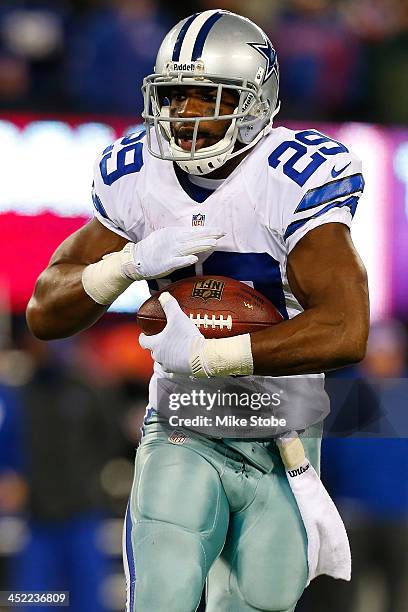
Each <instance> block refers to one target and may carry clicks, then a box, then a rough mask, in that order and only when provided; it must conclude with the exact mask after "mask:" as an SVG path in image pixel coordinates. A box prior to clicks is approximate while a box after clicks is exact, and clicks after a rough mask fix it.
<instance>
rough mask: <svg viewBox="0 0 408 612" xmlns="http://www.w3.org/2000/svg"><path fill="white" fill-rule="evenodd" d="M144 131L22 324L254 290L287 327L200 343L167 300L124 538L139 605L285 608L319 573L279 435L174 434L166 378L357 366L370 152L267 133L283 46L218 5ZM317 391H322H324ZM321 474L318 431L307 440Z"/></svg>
mask: <svg viewBox="0 0 408 612" xmlns="http://www.w3.org/2000/svg"><path fill="white" fill-rule="evenodd" d="M143 95H144V101H145V110H144V119H145V130H144V131H141V132H139V133H137V134H133V135H130V136H126V137H125V138H121V139H119V140H118V141H116V142H115V143H113V144H112V145H111V146H109V147H108V148H106V149H105V151H103V153H102V154H101V156H100V157H99V158H98V160H97V162H96V165H95V175H94V187H93V203H94V207H95V211H94V215H95V217H94V219H93V220H92V221H90V222H89V223H88V224H87V225H85V226H84V227H83V228H82V229H80V230H79V231H77V232H76V233H75V234H73V235H72V236H70V237H69V238H68V239H67V240H65V241H64V242H63V243H62V244H61V246H60V247H59V248H58V249H57V251H56V252H55V254H54V255H53V257H52V259H51V261H50V263H49V265H48V267H47V268H46V270H45V271H44V272H43V273H42V274H41V275H40V277H39V279H38V282H37V284H36V287H35V291H34V294H33V297H32V299H31V301H30V303H29V305H28V309H27V320H28V324H29V326H30V328H31V330H32V332H33V333H34V334H35V335H36V336H38V337H39V338H42V339H52V338H59V337H63V336H68V335H70V334H74V333H76V332H78V331H80V330H82V329H85V328H87V327H89V326H90V325H92V323H94V322H95V321H96V320H97V319H99V317H101V316H102V315H103V313H104V312H105V311H106V309H107V307H108V306H109V305H110V304H111V303H112V302H113V301H114V300H115V299H116V298H117V297H118V296H119V295H120V294H121V293H122V292H123V291H124V290H125V289H126V288H127V287H128V286H129V285H130V284H131V283H132V282H134V281H135V280H141V279H146V280H147V281H148V282H149V285H150V286H151V288H152V289H153V290H154V289H158V288H162V287H165V286H166V285H168V284H169V283H171V282H173V281H175V280H178V279H181V278H183V277H191V276H194V275H196V274H200V275H201V274H209V275H212V274H217V275H224V276H229V277H232V278H235V279H238V280H242V281H245V282H247V283H251V284H252V286H253V287H255V288H256V289H258V290H259V291H261V292H262V293H263V294H264V295H265V296H266V297H268V298H269V299H270V300H271V301H272V302H273V304H275V306H276V307H277V308H278V309H279V310H280V312H281V314H282V316H283V318H284V319H285V320H284V322H282V323H281V324H279V325H276V326H273V327H271V328H268V329H266V330H263V331H259V332H256V333H252V334H243V335H241V336H237V337H234V338H229V339H219V340H205V339H204V337H203V336H202V334H201V333H200V331H199V330H198V329H197V328H196V327H195V325H194V324H193V322H191V321H190V320H189V319H188V318H187V317H186V316H185V315H184V314H183V313H182V311H181V309H180V308H179V305H178V304H177V302H176V301H175V300H174V298H172V297H171V296H169V294H164V297H162V298H161V299H162V303H163V306H164V308H165V312H166V316H167V321H168V323H167V326H166V328H165V330H164V331H163V332H162V333H161V334H158V335H156V336H152V337H149V338H147V337H143V336H142V340H141V342H142V343H143V345H144V346H145V347H148V348H149V349H150V350H151V351H152V354H153V357H154V359H155V369H154V375H153V378H152V381H151V384H150V402H149V409H148V412H147V415H146V419H145V426H144V436H143V438H142V442H141V445H140V447H139V449H138V451H137V457H136V469H135V478H134V484H133V488H132V492H131V495H130V499H129V505H128V509H127V514H126V529H125V532H124V556H125V570H126V574H127V580H128V601H127V610H128V611H129V612H135V611H136V610H137V611H139V612H192V611H194V610H196V609H197V607H198V605H199V602H200V597H201V592H202V588H203V585H204V583H205V581H206V580H207V610H208V611H209V612H227V611H228V612H254V611H256V610H264V611H274V612H292V611H293V610H294V608H295V606H296V602H297V601H298V599H299V597H300V596H301V594H302V592H303V590H304V588H305V585H306V584H307V582H308V558H307V537H306V531H305V528H304V524H303V522H302V518H301V515H300V512H299V509H298V506H297V505H296V502H295V499H294V496H293V495H292V492H291V489H290V487H289V485H288V480H287V478H286V477H285V470H284V467H283V464H282V461H281V458H280V454H279V451H278V448H277V445H276V444H275V441H274V439H272V438H271V439H268V440H264V441H262V440H259V441H253V440H233V439H217V438H214V437H211V436H205V435H200V434H198V433H195V432H193V431H186V430H182V431H181V432H180V431H179V432H176V433H174V432H173V431H172V429H171V428H169V427H168V426H167V425H166V423H163V422H162V420H161V419H160V418H159V417H158V415H157V413H156V410H155V402H156V391H157V389H156V386H157V380H158V378H159V377H171V376H174V375H182V376H185V375H194V376H196V377H200V376H205V377H218V376H229V375H237V374H239V375H244V376H252V375H255V376H279V375H283V376H288V375H305V376H314V377H319V376H322V375H321V374H320V373H321V372H323V371H326V370H330V369H333V368H338V367H341V366H344V365H346V364H351V363H355V362H358V361H359V360H361V359H362V357H363V355H364V352H365V347H366V341H367V333H368V320H369V315H368V291H367V281H366V274H365V270H364V268H363V266H362V263H361V261H360V259H359V257H358V255H357V253H356V251H355V249H354V246H353V243H352V241H351V238H350V231H349V228H350V225H351V222H352V219H353V216H354V213H355V210H356V206H357V203H358V200H359V197H360V195H361V193H362V191H363V187H364V180H363V177H362V174H361V165H360V161H359V160H358V159H357V158H356V157H355V156H354V155H353V154H352V153H351V152H350V151H349V149H348V148H347V147H346V146H345V145H343V144H341V143H340V142H338V141H335V140H333V139H332V138H330V137H328V136H325V135H324V134H321V133H320V132H317V131H316V130H313V129H299V130H297V131H292V130H289V129H286V128H284V127H280V128H276V129H275V128H274V129H273V128H272V122H273V117H274V115H275V114H276V112H277V110H278V63H277V56H276V51H275V49H274V48H273V46H272V44H271V42H270V40H269V39H268V37H267V36H266V35H265V33H264V32H263V31H262V30H261V29H260V28H259V27H257V26H256V25H255V24H254V23H252V22H251V21H249V20H248V19H245V18H243V17H240V16H238V15H235V14H233V13H230V12H227V11H224V10H210V11H205V12H203V13H197V14H195V15H192V16H191V17H189V18H187V19H184V20H183V21H182V22H180V23H179V24H177V25H176V26H175V27H174V28H173V29H172V30H171V31H170V32H169V33H168V34H167V36H166V37H165V39H164V40H163V43H162V45H161V47H160V50H159V53H158V56H157V60H156V65H155V71H154V74H152V75H150V76H148V77H146V79H145V80H144V83H143ZM322 393H324V391H323V389H322ZM301 437H302V440H303V444H304V447H305V449H306V452H307V455H308V457H309V459H310V461H311V463H312V464H313V466H314V467H315V469H316V470H317V471H318V469H319V438H316V436H315V437H312V436H308V435H307V430H306V432H304V433H303V434H301Z"/></svg>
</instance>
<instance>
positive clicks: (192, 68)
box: [167, 62, 204, 72]
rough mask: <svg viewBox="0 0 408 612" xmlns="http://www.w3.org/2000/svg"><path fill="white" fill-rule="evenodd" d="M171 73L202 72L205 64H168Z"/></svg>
mask: <svg viewBox="0 0 408 612" xmlns="http://www.w3.org/2000/svg"><path fill="white" fill-rule="evenodd" d="M167 70H168V71H169V72H202V71H203V70H204V64H203V62H169V63H168V64H167Z"/></svg>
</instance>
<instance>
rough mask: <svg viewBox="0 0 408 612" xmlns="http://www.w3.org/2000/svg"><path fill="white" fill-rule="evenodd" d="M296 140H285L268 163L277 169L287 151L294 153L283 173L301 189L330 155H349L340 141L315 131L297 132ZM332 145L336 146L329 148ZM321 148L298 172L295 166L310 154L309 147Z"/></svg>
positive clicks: (271, 155) (286, 163) (272, 154)
mask: <svg viewBox="0 0 408 612" xmlns="http://www.w3.org/2000/svg"><path fill="white" fill-rule="evenodd" d="M295 139H296V140H285V141H284V142H281V144H280V145H279V146H278V147H277V148H276V149H275V150H274V151H273V152H272V153H271V154H270V156H269V158H268V161H269V165H270V166H271V167H272V168H277V167H278V166H279V164H280V163H281V157H282V155H283V154H284V153H286V151H289V150H292V151H294V153H293V155H292V156H291V157H290V158H289V159H288V160H287V161H286V162H285V163H284V164H283V167H282V170H283V173H284V174H285V175H286V176H288V177H289V178H290V179H292V181H295V183H297V184H298V185H299V187H303V185H304V184H305V183H306V181H307V180H308V179H309V178H310V177H311V176H312V174H313V173H314V172H316V170H317V169H318V168H320V166H321V165H322V164H324V162H325V161H326V159H327V157H328V156H330V155H337V154H338V153H348V149H347V147H345V146H344V145H343V144H341V142H338V140H333V138H329V137H328V136H325V135H324V134H321V133H320V132H317V131H315V130H304V131H303V132H297V133H296V134H295ZM329 144H332V145H334V146H327V145H329ZM311 145H313V146H315V147H316V146H319V145H322V146H320V147H319V149H318V150H317V151H315V153H313V154H312V155H310V157H309V159H310V162H309V163H308V164H307V166H306V167H305V168H303V170H298V169H297V168H296V167H295V166H296V164H297V162H298V161H299V160H300V159H302V157H304V156H305V155H307V153H308V146H311Z"/></svg>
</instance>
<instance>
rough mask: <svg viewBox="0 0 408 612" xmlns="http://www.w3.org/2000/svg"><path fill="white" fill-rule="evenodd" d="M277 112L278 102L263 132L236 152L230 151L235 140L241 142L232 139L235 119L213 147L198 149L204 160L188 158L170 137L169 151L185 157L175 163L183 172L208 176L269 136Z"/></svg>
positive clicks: (278, 108)
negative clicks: (221, 151)
mask: <svg viewBox="0 0 408 612" xmlns="http://www.w3.org/2000/svg"><path fill="white" fill-rule="evenodd" d="M279 110H280V102H279V104H278V106H277V107H276V109H275V110H274V112H273V113H272V115H271V117H270V120H269V122H268V123H267V125H266V126H265V127H264V128H263V130H261V131H260V132H259V133H258V134H257V135H256V136H255V138H254V139H253V140H252V141H251V142H250V143H248V144H247V145H246V146H245V147H242V149H238V150H237V151H233V150H231V149H233V147H234V145H235V142H236V141H237V140H239V141H240V142H242V140H241V139H240V138H239V137H235V138H233V134H234V129H235V123H236V119H233V120H232V121H231V125H230V126H229V128H228V130H227V131H226V133H225V136H224V137H223V138H222V139H221V140H219V141H218V142H217V143H215V144H214V145H211V146H210V147H203V148H202V149H199V152H200V154H204V153H205V154H206V156H205V158H202V159H191V158H190V157H189V154H188V153H187V152H186V151H185V150H184V149H182V148H181V147H179V146H178V145H176V143H175V140H174V136H172V137H171V139H170V142H169V146H170V150H171V151H172V153H173V154H174V155H175V156H177V157H180V156H184V155H185V156H186V160H183V161H180V160H179V161H176V164H178V165H179V166H180V168H181V169H182V170H184V172H187V173H188V174H193V175H198V176H202V175H203V174H209V173H210V172H214V170H218V168H221V166H223V165H224V164H225V163H226V162H227V161H228V160H230V159H233V158H234V157H237V156H238V155H241V154H242V153H245V151H249V149H252V148H253V147H254V146H255V145H256V144H257V143H258V142H259V141H260V140H261V139H262V138H263V137H264V136H266V135H267V134H269V133H270V131H271V130H272V124H273V119H274V117H275V116H276V115H277V114H278V112H279ZM244 129H245V128H244ZM238 134H239V130H238ZM237 136H238V135H237ZM229 144H230V149H229V150H227V151H226V152H224V153H222V154H220V155H217V151H220V150H222V149H224V148H225V147H226V146H228V145H229Z"/></svg>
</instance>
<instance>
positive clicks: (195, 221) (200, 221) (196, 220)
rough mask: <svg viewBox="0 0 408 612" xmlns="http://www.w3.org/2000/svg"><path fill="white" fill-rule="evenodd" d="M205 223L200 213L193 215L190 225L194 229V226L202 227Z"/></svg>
mask: <svg viewBox="0 0 408 612" xmlns="http://www.w3.org/2000/svg"><path fill="white" fill-rule="evenodd" d="M204 223H205V215H203V214H202V213H198V214H197V215H193V218H192V220H191V225H192V226H193V227H195V226H196V225H204Z"/></svg>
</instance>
